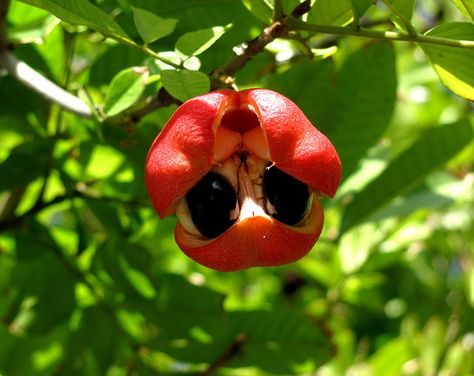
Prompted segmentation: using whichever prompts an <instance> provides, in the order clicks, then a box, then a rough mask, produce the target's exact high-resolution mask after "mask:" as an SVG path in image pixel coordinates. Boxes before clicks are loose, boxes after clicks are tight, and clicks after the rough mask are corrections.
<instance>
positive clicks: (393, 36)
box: [287, 18, 474, 48]
mask: <svg viewBox="0 0 474 376" xmlns="http://www.w3.org/2000/svg"><path fill="white" fill-rule="evenodd" d="M287 25H288V30H295V31H296V30H305V31H313V32H316V33H324V34H333V35H352V36H356V37H362V38H373V39H384V40H399V41H407V42H416V43H428V44H437V45H441V46H449V47H458V48H474V41H472V40H458V39H448V38H440V37H433V36H430V35H423V34H416V35H410V34H407V33H401V32H396V31H376V30H366V29H353V28H350V27H341V26H328V25H317V24H311V23H307V22H303V21H300V20H298V19H296V18H289V19H288V21H287Z"/></svg>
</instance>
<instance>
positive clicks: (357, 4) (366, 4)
mask: <svg viewBox="0 0 474 376" xmlns="http://www.w3.org/2000/svg"><path fill="white" fill-rule="evenodd" d="M351 2H352V10H353V12H354V18H355V19H356V20H359V19H360V18H361V17H362V16H363V15H364V13H365V12H366V11H367V9H369V8H370V7H371V6H372V5H373V4H374V2H373V0H351Z"/></svg>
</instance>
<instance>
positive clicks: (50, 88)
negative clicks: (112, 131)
mask: <svg viewBox="0 0 474 376" xmlns="http://www.w3.org/2000/svg"><path fill="white" fill-rule="evenodd" d="M0 68H4V69H5V70H6V71H7V72H8V73H9V74H10V75H11V76H12V77H13V78H15V79H16V80H18V81H20V82H21V83H23V84H24V85H26V86H28V87H29V88H30V89H32V90H34V91H35V92H37V93H39V94H40V95H42V96H43V97H44V98H46V99H48V100H49V101H51V102H54V103H56V104H58V105H59V106H61V107H62V108H64V109H66V110H68V111H71V112H73V113H75V114H77V115H79V116H83V117H86V118H91V117H92V112H91V110H90V108H89V106H88V105H87V104H86V102H84V101H83V100H82V99H80V98H79V97H76V96H74V95H72V94H70V93H68V92H67V91H66V90H64V89H62V88H61V87H59V86H58V85H56V84H55V83H54V82H52V81H50V80H48V79H47V78H46V77H44V76H43V75H41V74H40V73H38V72H37V71H35V70H34V69H33V68H31V67H30V66H29V65H28V64H26V63H24V62H23V61H21V60H18V59H17V58H16V57H15V55H13V54H12V53H11V52H6V51H3V52H0Z"/></svg>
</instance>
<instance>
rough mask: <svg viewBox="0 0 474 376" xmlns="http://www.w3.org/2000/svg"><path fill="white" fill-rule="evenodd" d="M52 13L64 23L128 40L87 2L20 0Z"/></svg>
mask: <svg viewBox="0 0 474 376" xmlns="http://www.w3.org/2000/svg"><path fill="white" fill-rule="evenodd" d="M20 1H23V2H24V3H27V4H30V5H34V6H36V7H39V8H42V9H45V10H47V11H49V12H51V13H53V14H54V15H55V16H56V17H58V18H60V19H61V20H63V21H65V22H69V23H72V24H75V25H84V26H88V27H90V28H92V29H94V30H97V31H98V32H100V33H102V34H104V35H106V36H108V37H111V38H115V39H129V37H128V36H127V34H126V33H125V31H123V29H122V28H121V27H120V25H119V24H118V23H117V22H115V21H114V19H113V18H112V17H111V16H109V15H108V14H107V13H104V12H103V11H102V10H101V9H100V8H99V7H97V6H95V5H94V4H92V3H90V2H89V1H87V0H20Z"/></svg>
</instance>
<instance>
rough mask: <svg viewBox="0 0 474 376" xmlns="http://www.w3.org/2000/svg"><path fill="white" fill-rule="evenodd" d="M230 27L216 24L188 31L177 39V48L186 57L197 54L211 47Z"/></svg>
mask: <svg viewBox="0 0 474 376" xmlns="http://www.w3.org/2000/svg"><path fill="white" fill-rule="evenodd" d="M229 28H230V25H227V26H225V27H222V26H215V27H212V28H210V29H203V30H198V31H192V32H190V33H186V34H184V35H183V36H181V37H180V38H179V39H178V40H177V42H176V47H175V48H176V50H177V51H178V52H179V53H181V54H182V55H184V56H186V57H189V56H197V55H199V54H201V53H203V52H204V51H206V50H207V49H208V48H209V47H211V46H212V45H213V44H214V43H215V42H216V41H217V40H218V39H219V38H220V37H221V36H223V35H224V33H225V32H226V31H227V30H228V29H229Z"/></svg>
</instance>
